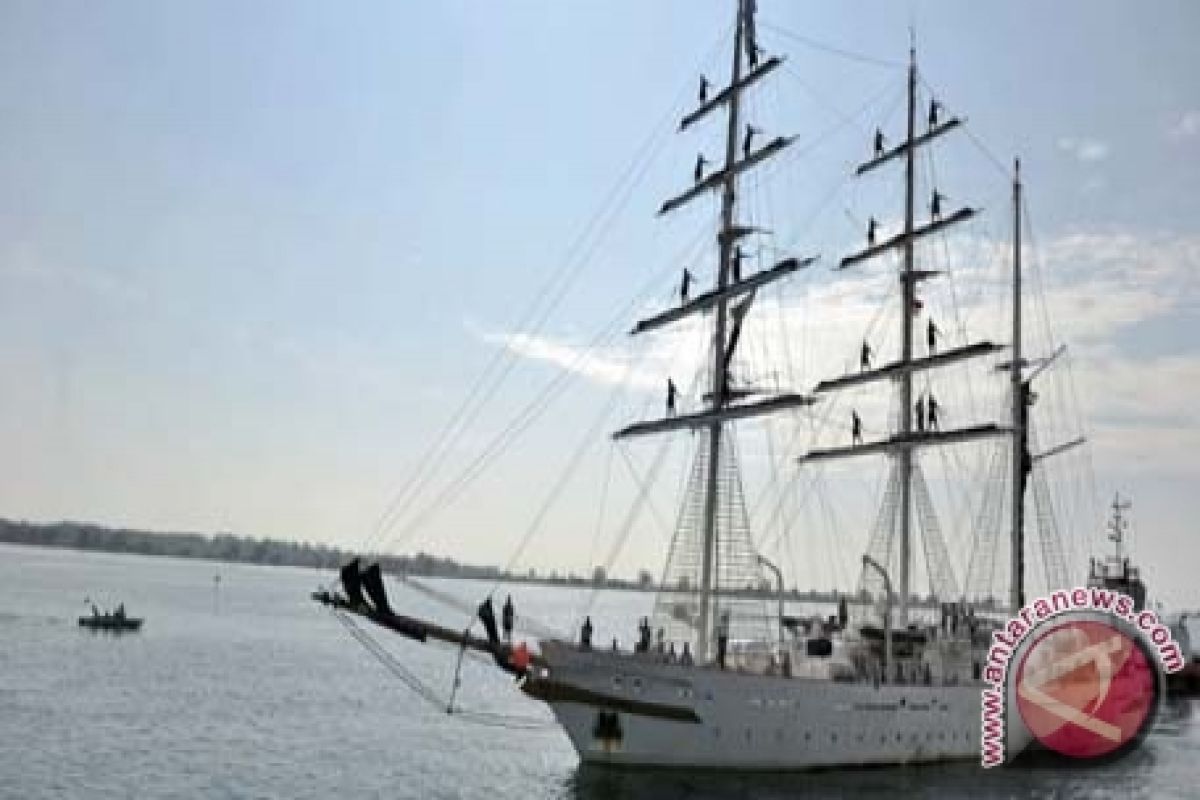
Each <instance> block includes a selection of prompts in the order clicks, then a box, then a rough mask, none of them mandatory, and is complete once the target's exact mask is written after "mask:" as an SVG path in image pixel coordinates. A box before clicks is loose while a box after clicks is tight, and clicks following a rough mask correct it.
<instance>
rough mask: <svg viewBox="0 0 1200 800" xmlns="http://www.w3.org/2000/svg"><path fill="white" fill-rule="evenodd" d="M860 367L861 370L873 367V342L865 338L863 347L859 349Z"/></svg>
mask: <svg viewBox="0 0 1200 800" xmlns="http://www.w3.org/2000/svg"><path fill="white" fill-rule="evenodd" d="M858 368H859V370H860V371H863V370H868V369H870V368H871V344H870V342H868V341H867V340H866V339H863V343H862V349H860V350H859V351H858Z"/></svg>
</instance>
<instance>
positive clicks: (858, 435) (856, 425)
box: [850, 409, 863, 444]
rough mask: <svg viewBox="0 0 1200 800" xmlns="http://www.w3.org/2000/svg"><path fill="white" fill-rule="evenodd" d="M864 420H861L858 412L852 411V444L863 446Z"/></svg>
mask: <svg viewBox="0 0 1200 800" xmlns="http://www.w3.org/2000/svg"><path fill="white" fill-rule="evenodd" d="M862 440H863V439H862V420H861V419H859V416H858V412H857V411H855V410H853V409H851V410H850V442H851V444H862Z"/></svg>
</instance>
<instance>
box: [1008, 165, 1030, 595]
mask: <svg viewBox="0 0 1200 800" xmlns="http://www.w3.org/2000/svg"><path fill="white" fill-rule="evenodd" d="M1012 325H1013V328H1012V361H1011V362H1010V368H1009V381H1010V386H1011V393H1012V487H1013V489H1012V554H1011V555H1012V564H1011V575H1012V580H1011V582H1010V587H1009V591H1010V593H1011V595H1010V597H1009V605H1010V606H1011V607H1012V611H1013V613H1016V612H1017V611H1018V610H1020V608H1021V607H1022V606H1024V605H1025V475H1026V467H1027V461H1026V459H1027V457H1028V455H1027V445H1026V433H1025V429H1026V425H1025V423H1026V411H1027V409H1028V405H1027V398H1026V384H1025V381H1024V380H1022V377H1021V368H1022V366H1023V361H1022V360H1021V359H1022V355H1021V162H1020V160H1019V159H1018V160H1015V161H1014V162H1013V314H1012Z"/></svg>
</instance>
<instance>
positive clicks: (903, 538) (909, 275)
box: [899, 48, 917, 628]
mask: <svg viewBox="0 0 1200 800" xmlns="http://www.w3.org/2000/svg"><path fill="white" fill-rule="evenodd" d="M908 52H909V61H908V136H907V138H906V140H905V141H906V150H907V152H906V153H905V159H904V274H903V275H902V276H901V278H900V283H901V286H902V287H903V291H901V292H900V298H901V299H900V302H901V303H903V304H904V310H903V316H902V319H903V325H904V330H903V339H902V344H901V348H902V349H901V353H900V361H901V363H903V364H908V363H909V362H911V361H912V355H913V352H912V351H913V304H914V300H915V299H916V298H915V294H916V291H915V289H916V281H914V280H913V250H914V242H915V237H914V236H913V214H914V209H913V205H914V203H913V195H914V193H915V190H916V155H917V148H916V147H915V146H914V145H913V140H914V139H915V137H916V129H917V51H916V48H912V49H910V50H909V51H908ZM912 405H913V399H912V372H911V371H910V370H904V371H903V373H902V374H901V376H900V435H901V436H908V435H910V434H911V433H912ZM899 457H900V615H899V624H900V627H902V628H903V627H905V626H906V625H908V593H909V578H910V575H909V571H910V568H911V563H912V553H911V550H912V546H911V539H912V471H913V469H912V465H913V451H912V450H911V449H910V448H907V447H906V448H903V449H901V450H900V456H899Z"/></svg>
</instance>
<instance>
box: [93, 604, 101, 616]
mask: <svg viewBox="0 0 1200 800" xmlns="http://www.w3.org/2000/svg"><path fill="white" fill-rule="evenodd" d="M92 616H93V617H98V616H100V609H98V608H96V604H95V603H92Z"/></svg>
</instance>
